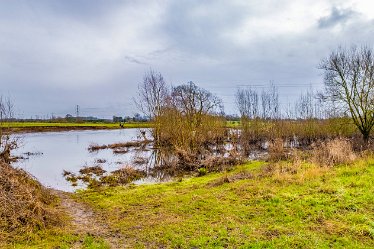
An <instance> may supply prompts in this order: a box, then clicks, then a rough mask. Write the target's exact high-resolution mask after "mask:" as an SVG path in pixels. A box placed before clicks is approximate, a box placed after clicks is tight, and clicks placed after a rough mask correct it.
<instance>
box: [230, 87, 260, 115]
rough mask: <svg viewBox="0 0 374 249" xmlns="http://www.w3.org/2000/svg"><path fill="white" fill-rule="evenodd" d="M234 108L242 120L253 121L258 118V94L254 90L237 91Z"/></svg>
mask: <svg viewBox="0 0 374 249" xmlns="http://www.w3.org/2000/svg"><path fill="white" fill-rule="evenodd" d="M235 98H236V106H237V108H238V110H239V112H240V115H241V117H242V118H247V119H254V118H257V117H258V116H259V111H258V94H257V92H256V91H255V90H252V89H250V88H248V89H238V90H237V91H236V95H235Z"/></svg>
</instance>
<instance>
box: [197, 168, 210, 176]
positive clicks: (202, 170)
mask: <svg viewBox="0 0 374 249" xmlns="http://www.w3.org/2000/svg"><path fill="white" fill-rule="evenodd" d="M197 173H198V176H205V175H206V174H207V173H208V170H207V169H206V168H199V169H198V170H197Z"/></svg>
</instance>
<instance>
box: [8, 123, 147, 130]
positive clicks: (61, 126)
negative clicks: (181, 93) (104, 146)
mask: <svg viewBox="0 0 374 249" xmlns="http://www.w3.org/2000/svg"><path fill="white" fill-rule="evenodd" d="M2 126H3V128H5V129H11V130H12V131H13V132H42V131H64V130H85V129H119V128H121V127H120V124H119V123H92V122H83V123H64V122H59V123H54V122H6V123H3V125H2ZM149 127H151V124H150V123H144V122H143V123H125V124H124V125H123V127H122V128H149Z"/></svg>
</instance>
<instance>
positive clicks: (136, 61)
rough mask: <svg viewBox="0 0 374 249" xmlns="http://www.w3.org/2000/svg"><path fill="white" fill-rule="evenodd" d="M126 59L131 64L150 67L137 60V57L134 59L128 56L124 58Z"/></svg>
mask: <svg viewBox="0 0 374 249" xmlns="http://www.w3.org/2000/svg"><path fill="white" fill-rule="evenodd" d="M124 59H125V60H127V61H129V62H131V63H135V64H140V65H148V64H147V63H145V62H143V61H140V60H138V59H136V58H135V57H132V56H128V55H126V56H125V57H124Z"/></svg>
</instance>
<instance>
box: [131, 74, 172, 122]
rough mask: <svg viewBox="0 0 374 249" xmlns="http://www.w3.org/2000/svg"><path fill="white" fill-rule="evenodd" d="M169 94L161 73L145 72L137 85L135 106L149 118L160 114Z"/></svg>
mask: <svg viewBox="0 0 374 249" xmlns="http://www.w3.org/2000/svg"><path fill="white" fill-rule="evenodd" d="M168 95H169V91H168V87H167V85H166V83H165V81H164V78H163V76H162V75H161V73H156V72H154V71H153V70H150V71H149V72H147V73H145V75H144V78H143V82H142V83H141V84H139V86H138V99H136V100H135V104H136V105H137V107H138V108H139V109H140V110H141V111H142V112H143V113H144V114H145V115H146V116H148V117H149V118H150V119H154V118H155V117H157V116H158V115H160V113H161V110H162V108H163V107H164V106H165V103H166V101H167V98H168Z"/></svg>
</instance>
